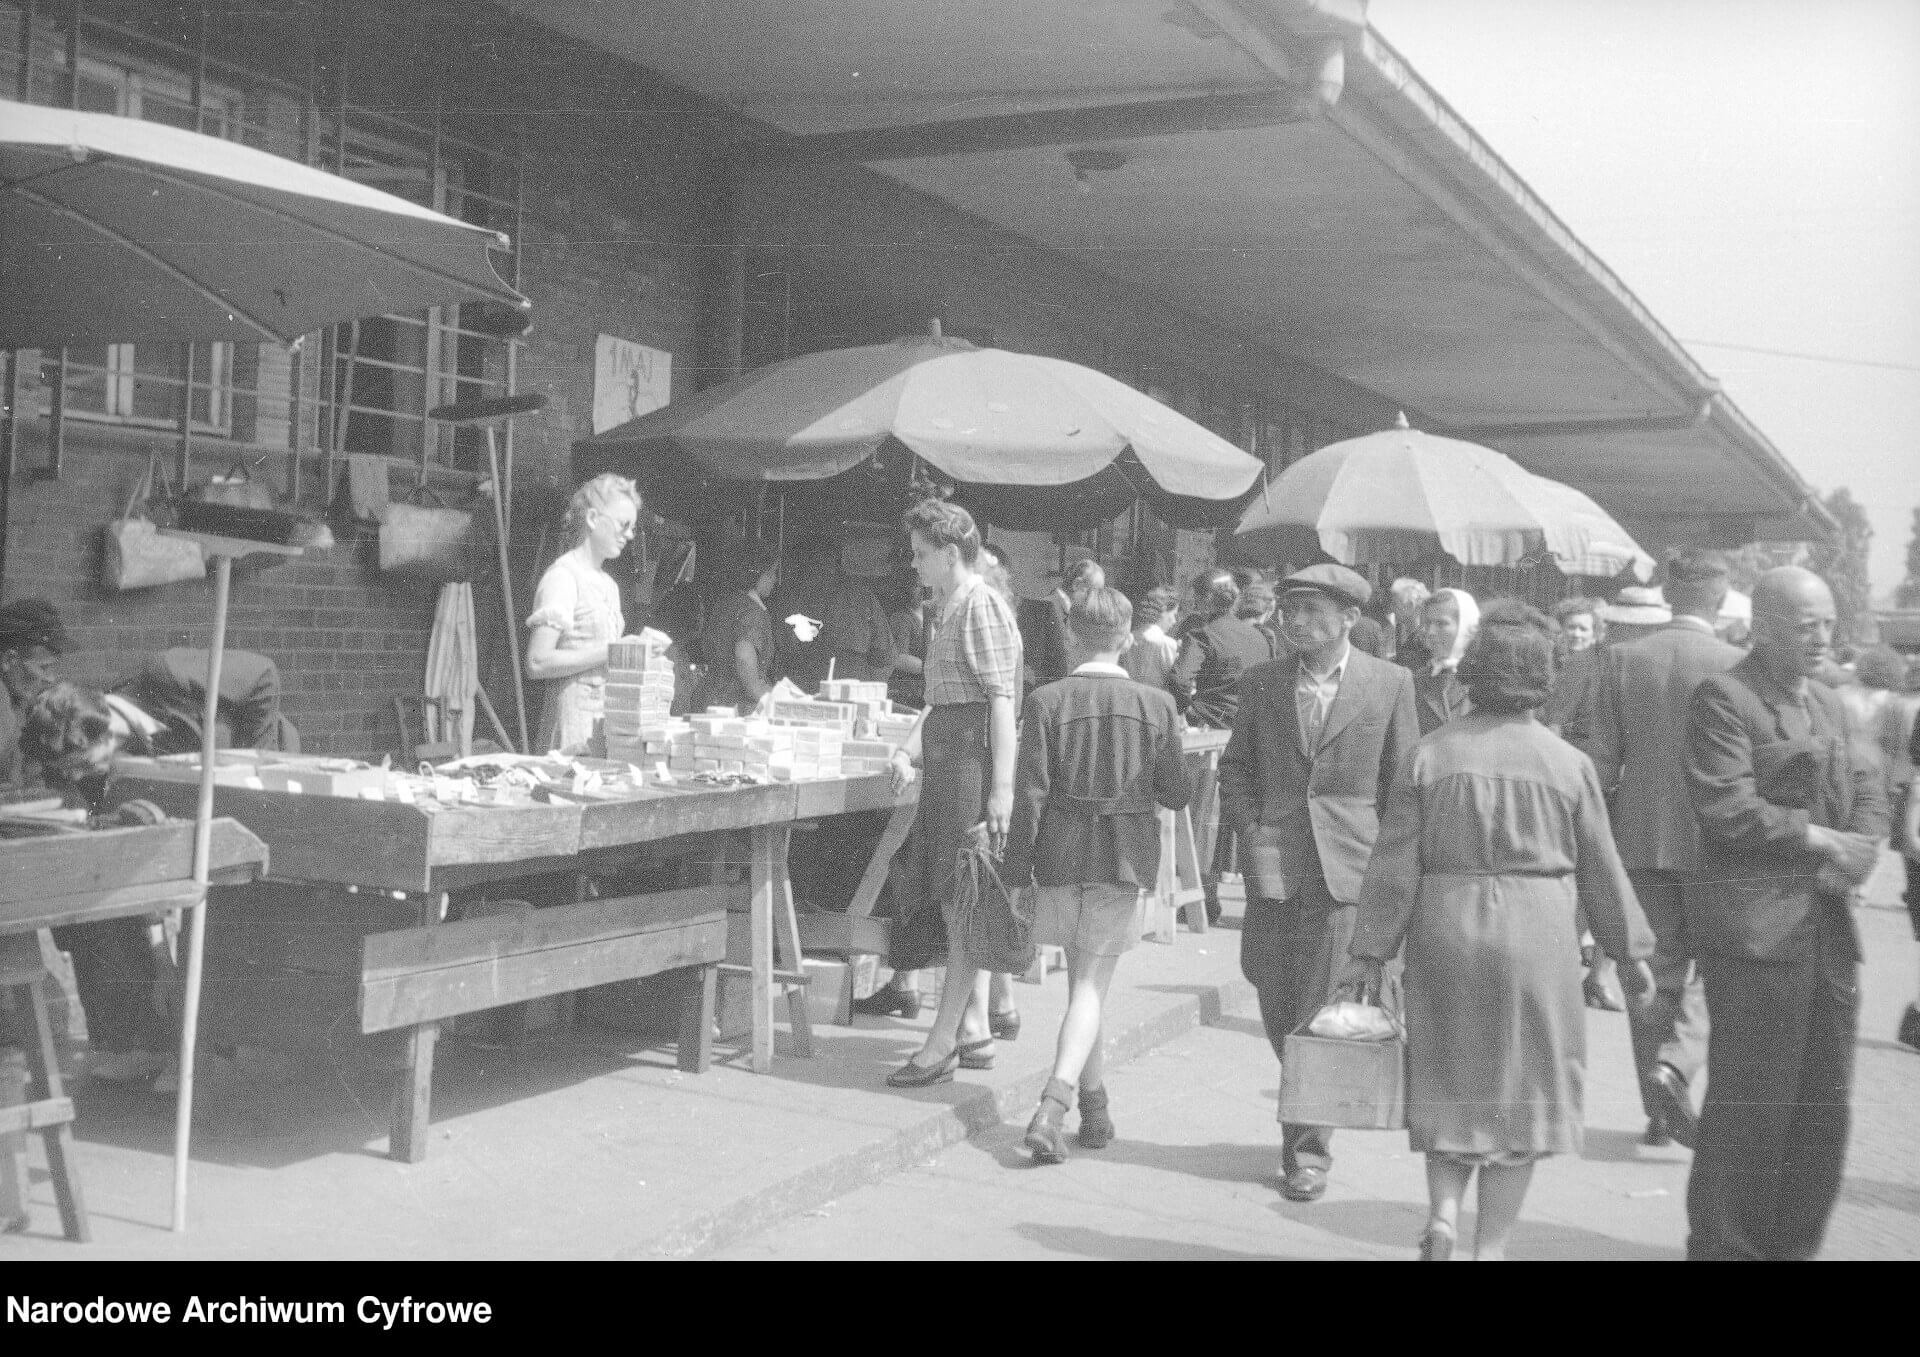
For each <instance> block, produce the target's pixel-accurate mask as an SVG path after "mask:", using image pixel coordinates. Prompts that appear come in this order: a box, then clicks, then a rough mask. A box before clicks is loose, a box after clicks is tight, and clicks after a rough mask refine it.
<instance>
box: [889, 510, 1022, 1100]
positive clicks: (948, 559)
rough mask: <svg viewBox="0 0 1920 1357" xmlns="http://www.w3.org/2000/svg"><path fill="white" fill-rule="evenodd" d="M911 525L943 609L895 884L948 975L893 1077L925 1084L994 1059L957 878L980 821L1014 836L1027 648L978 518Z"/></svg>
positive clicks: (930, 651)
mask: <svg viewBox="0 0 1920 1357" xmlns="http://www.w3.org/2000/svg"><path fill="white" fill-rule="evenodd" d="M906 525H907V531H908V533H909V534H910V536H911V537H912V540H913V568H914V572H915V573H916V574H918V575H919V577H920V582H921V583H922V584H924V585H926V586H927V587H928V588H930V589H932V590H933V591H934V597H935V599H936V600H937V602H936V604H935V607H936V621H935V623H934V627H933V639H932V641H931V642H930V643H929V644H928V646H927V659H926V666H925V668H926V674H925V683H926V699H927V710H926V713H925V714H924V715H923V716H922V718H921V720H920V723H919V724H918V725H917V726H915V727H914V730H913V733H912V734H911V735H909V736H908V737H907V741H906V744H905V745H904V746H903V747H902V748H900V749H897V750H895V751H894V755H893V776H894V783H895V786H896V787H897V788H900V789H903V790H904V789H905V787H907V786H908V785H910V784H911V783H912V782H913V781H914V779H915V778H916V777H924V783H923V786H922V789H921V792H920V810H919V816H918V819H917V820H916V822H915V825H914V843H913V845H912V848H913V851H912V853H911V857H910V863H911V864H912V865H911V866H910V868H909V870H908V871H907V872H905V873H902V874H901V876H900V877H897V878H896V880H895V884H896V885H898V886H901V887H902V888H903V889H902V894H903V895H905V896H906V897H907V898H906V899H905V900H903V901H900V902H898V903H899V904H901V905H904V907H905V908H904V910H903V911H902V912H904V913H905V914H906V915H907V924H908V931H909V932H912V931H915V930H914V928H913V926H914V925H915V924H916V923H917V922H919V921H923V920H926V919H928V918H929V917H930V916H931V917H938V918H939V919H940V920H941V921H942V923H943V924H944V926H945V927H944V931H945V934H946V936H945V939H944V948H943V950H944V951H945V953H946V957H947V973H946V979H945V982H944V983H943V984H942V985H941V989H940V1009H939V1012H938V1013H936V1014H935V1016H934V1020H933V1027H932V1029H931V1030H930V1031H929V1032H928V1033H927V1039H926V1044H925V1045H923V1046H922V1047H921V1048H920V1051H919V1052H918V1054H916V1055H915V1057H914V1058H913V1059H912V1060H910V1061H908V1062H907V1063H906V1064H905V1065H903V1066H901V1067H900V1068H899V1069H897V1070H895V1071H894V1072H893V1073H892V1074H890V1075H889V1076H887V1082H888V1083H889V1084H891V1085H893V1086H894V1087H896V1088H919V1087H923V1086H925V1085H927V1084H937V1083H943V1082H945V1081H947V1080H949V1079H951V1078H953V1072H954V1069H955V1067H956V1066H964V1067H966V1068H969V1069H985V1068H989V1067H990V1066H991V1065H992V1062H993V1036H992V1034H991V1032H990V1031H987V1030H984V1029H986V1028H987V1022H988V1019H987V1006H988V993H987V991H988V976H987V972H985V971H982V970H979V969H978V968H977V967H976V965H975V964H974V962H973V960H972V958H971V957H970V956H969V955H968V953H967V949H966V939H965V938H964V936H961V934H960V923H961V921H960V919H959V917H958V913H957V911H956V908H955V906H956V904H957V900H956V898H955V890H954V875H953V873H954V864H955V861H956V859H957V858H958V857H959V854H960V850H961V849H962V847H963V846H965V844H966V843H967V841H968V838H969V836H970V834H971V832H972V830H973V829H974V828H975V827H976V826H978V825H982V824H984V825H985V826H986V832H987V835H988V837H989V839H990V840H991V842H992V844H993V847H994V848H995V850H996V851H997V850H998V849H999V848H1000V847H1001V846H1002V845H1003V844H1004V843H1005V841H1006V835H1007V829H1008V826H1009V824H1010V823H1011V820H1012V816H1013V774H1014V744H1015V739H1016V736H1017V728H1016V726H1015V704H1016V702H1017V700H1018V698H1019V694H1020V659H1021V656H1020V651H1021V646H1020V629H1019V627H1018V625H1017V624H1016V623H1015V621H1014V616H1013V610H1012V609H1011V608H1010V607H1008V606H1007V602H1006V600H1005V599H1004V598H1002V597H1001V596H1000V595H999V594H998V593H997V592H995V591H994V589H993V588H992V587H991V586H989V585H988V583H987V581H986V580H985V579H983V578H982V577H981V575H980V573H979V561H980V555H981V553H980V532H979V529H978V528H976V527H975V526H974V524H973V518H972V516H971V515H970V514H968V513H967V511H966V510H964V509H962V508H960V507H959V506H958V505H953V504H947V503H944V502H942V501H939V500H927V501H923V502H922V503H921V504H919V505H917V506H915V507H914V508H913V509H912V510H911V511H910V512H909V513H908V514H907V519H906ZM916 765H918V767H919V768H921V769H923V770H924V772H917V771H916ZM896 932H898V930H896ZM890 960H891V961H892V962H893V964H894V965H895V967H896V968H912V967H916V966H922V965H928V964H931V962H932V961H933V960H934V958H933V957H931V956H920V957H909V956H904V955H901V954H900V953H899V952H898V950H896V952H895V954H894V955H893V956H892V957H891V958H890Z"/></svg>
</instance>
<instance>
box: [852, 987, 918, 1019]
mask: <svg viewBox="0 0 1920 1357" xmlns="http://www.w3.org/2000/svg"><path fill="white" fill-rule="evenodd" d="M853 1011H854V1012H855V1013H864V1014H866V1015H867V1016H868V1017H869V1018H905V1019H906V1020H907V1021H908V1022H912V1021H913V1020H914V1019H915V1018H917V1017H919V1016H920V991H919V990H917V989H894V988H893V987H891V986H888V987H886V988H884V989H877V990H875V991H874V992H873V993H872V994H869V995H868V996H867V997H866V998H864V999H855V1000H854V1001H853Z"/></svg>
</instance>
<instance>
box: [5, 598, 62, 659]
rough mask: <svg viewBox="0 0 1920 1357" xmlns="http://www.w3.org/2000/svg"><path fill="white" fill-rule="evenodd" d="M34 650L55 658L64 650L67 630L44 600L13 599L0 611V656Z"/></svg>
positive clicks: (52, 608)
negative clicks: (54, 655) (9, 652)
mask: <svg viewBox="0 0 1920 1357" xmlns="http://www.w3.org/2000/svg"><path fill="white" fill-rule="evenodd" d="M35 646H45V647H46V648H47V649H48V650H51V651H53V652H54V653H55V654H59V653H61V652H63V651H65V650H66V649H67V629H66V627H64V626H62V625H61V622H60V614H59V613H58V612H57V611H56V610H55V609H54V606H53V605H52V604H51V603H49V602H47V601H46V600H45V599H44V598H16V599H15V600H13V602H11V603H9V604H6V605H5V606H4V607H0V654H4V653H5V652H7V651H9V650H32V649H33V648H34V647H35Z"/></svg>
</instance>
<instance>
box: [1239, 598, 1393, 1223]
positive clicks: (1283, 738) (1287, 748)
mask: <svg viewBox="0 0 1920 1357" xmlns="http://www.w3.org/2000/svg"><path fill="white" fill-rule="evenodd" d="M1371 592H1372V591H1371V589H1370V587H1369V586H1368V584H1367V581H1366V580H1365V579H1364V578H1362V577H1361V576H1360V575H1358V574H1356V573H1355V572H1353V571H1351V570H1349V569H1347V568H1346V567H1345V566H1341V565H1316V566H1310V567H1308V568H1307V569H1305V570H1300V571H1296V572H1295V573H1294V574H1292V575H1289V576H1287V578H1285V579H1284V580H1282V581H1281V582H1280V633H1281V638H1282V639H1283V640H1284V641H1285V642H1286V646H1287V653H1286V654H1285V655H1284V656H1282V657H1281V658H1280V659H1277V660H1273V661H1270V662H1268V663H1266V664H1261V665H1255V666H1254V667H1253V668H1251V669H1248V670H1247V671H1246V673H1245V674H1244V675H1242V676H1241V680H1240V690H1239V691H1240V698H1239V707H1238V712H1237V714H1236V716H1235V718H1234V723H1233V735H1232V737H1231V739H1230V740H1229V741H1228V743H1227V748H1226V752H1225V753H1223V754H1222V755H1221V757H1220V816H1221V821H1222V823H1224V824H1230V825H1231V826H1232V827H1233V829H1234V831H1235V833H1237V834H1238V835H1240V844H1241V859H1240V860H1241V865H1242V870H1243V872H1244V875H1245V878H1246V882H1247V914H1246V919H1245V921H1244V922H1243V923H1242V925H1241V932H1240V969H1241V971H1242V972H1243V973H1244V974H1245V975H1246V977H1247V979H1248V980H1250V981H1252V982H1253V986H1254V988H1255V990H1257V991H1258V993H1259V996H1260V1019H1261V1022H1262V1024H1263V1025H1264V1026H1265V1027H1266V1029H1267V1040H1268V1041H1269V1042H1271V1043H1272V1045H1273V1052H1274V1054H1275V1055H1276V1056H1281V1057H1282V1058H1284V1050H1285V1048H1284V1043H1285V1041H1286V1038H1287V1035H1288V1034H1289V1033H1290V1032H1293V1031H1294V1030H1296V1029H1297V1028H1299V1027H1300V1026H1301V1025H1302V1024H1303V1023H1306V1022H1308V1021H1310V1020H1311V1019H1312V1017H1313V1015H1314V1014H1315V1013H1316V1012H1317V1011H1318V1010H1319V1009H1320V1007H1321V1005H1323V1004H1325V1003H1326V1002H1327V1000H1328V998H1329V996H1330V995H1331V993H1332V989H1333V981H1334V978H1335V976H1336V975H1337V974H1338V973H1339V970H1340V968H1341V966H1342V964H1343V963H1344V961H1345V958H1346V953H1347V944H1348V943H1349V942H1350V941H1351V940H1352V937H1353V921H1354V907H1355V902H1356V901H1357V900H1358V899H1359V898H1360V881H1361V878H1362V877H1364V876H1365V875H1366V871H1367V860H1368V859H1369V858H1370V857H1371V856H1372V855H1373V843H1374V839H1375V838H1376V836H1377V835H1378V834H1379V831H1380V808H1381V807H1382V806H1384V805H1385V804H1386V800H1387V789H1388V787H1389V786H1390V785H1391V784H1392V782H1393V779H1394V777H1395V776H1396V774H1397V773H1398V771H1399V768H1400V764H1401V761H1402V759H1403V758H1404V757H1405V755H1406V754H1407V752H1408V751H1409V750H1410V749H1412V748H1413V746H1414V745H1415V744H1416V743H1417V742H1418V741H1419V739H1420V722H1419V715H1418V713H1417V711H1416V709H1415V705H1414V697H1413V676H1412V675H1411V674H1409V673H1408V672H1407V671H1406V670H1405V669H1403V668H1401V667H1400V666H1399V665H1397V664H1394V663H1392V662H1390V661H1387V660H1379V659H1375V658H1374V657H1373V656H1371V655H1368V654H1366V653H1364V652H1362V651H1360V650H1358V649H1357V648H1355V647H1354V646H1353V645H1352V643H1351V641H1350V639H1349V637H1350V633H1351V632H1352V631H1353V626H1354V623H1355V622H1357V621H1358V620H1359V618H1360V609H1361V608H1362V607H1363V606H1364V605H1365V604H1366V601H1367V598H1368V596H1369V595H1370V593H1371ZM1332 1140H1333V1133H1332V1131H1331V1130H1330V1129H1328V1128H1326V1127H1321V1126H1301V1125H1293V1124H1283V1125H1282V1128H1281V1159H1280V1171H1281V1179H1282V1184H1281V1186H1282V1191H1283V1192H1284V1193H1285V1195H1286V1196H1287V1198H1288V1199H1289V1200H1291V1201H1302V1202H1307V1201H1314V1200H1316V1199H1317V1198H1319V1197H1320V1195H1321V1194H1322V1193H1324V1192H1325V1191H1326V1186H1327V1170H1328V1168H1329V1167H1330V1166H1331V1164H1332V1162H1333V1161H1332V1153H1331V1150H1332Z"/></svg>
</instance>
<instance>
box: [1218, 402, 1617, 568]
mask: <svg viewBox="0 0 1920 1357" xmlns="http://www.w3.org/2000/svg"><path fill="white" fill-rule="evenodd" d="M1234 549H1235V552H1236V554H1239V555H1242V556H1245V557H1248V558H1254V559H1263V560H1282V561H1288V560H1291V561H1306V560H1312V559H1314V558H1315V557H1317V556H1319V555H1321V554H1322V553H1324V554H1325V555H1328V556H1331V557H1333V558H1334V559H1335V560H1338V561H1342V562H1345V563H1346V564H1348V565H1372V564H1381V565H1404V564H1411V563H1413V562H1415V561H1420V560H1424V559H1427V558H1428V557H1432V556H1436V555H1442V554H1444V555H1447V556H1451V557H1452V558H1453V559H1454V560H1456V561H1459V562H1460V563H1461V564H1462V565H1482V566H1493V565H1499V566H1517V565H1524V564H1527V563H1529V562H1531V561H1536V560H1539V559H1541V558H1542V557H1543V556H1545V555H1551V556H1552V557H1553V558H1554V559H1555V561H1556V562H1557V563H1558V564H1559V566H1560V568H1561V569H1562V570H1563V571H1565V572H1566V573H1567V574H1580V575H1603V576H1612V575H1616V574H1618V573H1619V572H1620V571H1621V570H1622V569H1623V568H1625V567H1627V566H1629V565H1631V566H1632V567H1633V568H1634V569H1635V570H1636V571H1637V572H1638V573H1639V574H1640V576H1641V578H1643V579H1644V578H1646V576H1647V575H1648V574H1650V573H1651V571H1652V568H1653V559H1652V558H1651V557H1650V556H1648V555H1647V554H1646V553H1645V552H1644V551H1641V550H1640V548H1639V546H1638V545H1636V544H1635V542H1634V540H1633V538H1632V537H1631V536H1629V535H1628V534H1627V532H1626V530H1625V529H1623V528H1622V527H1621V526H1620V525H1619V524H1618V523H1616V522H1614V521H1613V519H1612V518H1610V517H1609V516H1608V515H1607V513H1606V511H1605V510H1603V509H1601V508H1600V506H1599V505H1597V504H1595V503H1594V502H1593V501H1592V500H1591V499H1589V498H1588V497H1587V496H1586V495H1584V494H1582V493H1581V492H1580V491H1578V490H1575V489H1574V488H1573V487H1572V486H1568V485H1562V484H1560V483H1559V482H1557V481H1551V480H1548V479H1546V478H1545V477H1542V476H1536V475H1534V474H1533V473H1532V472H1530V471H1528V470H1527V469H1526V468H1525V467H1523V466H1521V465H1520V464H1519V463H1518V462H1515V461H1514V460H1513V459H1512V458H1510V457H1507V456H1505V455H1503V454H1501V453H1498V452H1495V451H1494V450H1493V449H1491V448H1483V447H1481V446H1480V445H1478V444H1477V443H1468V442H1464V441H1462V440H1460V439H1457V438H1441V437H1437V436H1436V435H1433V434H1428V433H1422V432H1421V431H1419V430H1418V429H1412V428H1409V427H1408V426H1407V422H1406V417H1405V416H1404V415H1402V416H1401V417H1400V419H1399V421H1398V423H1397V425H1396V427H1394V428H1392V429H1387V430H1383V431H1382V432H1380V433H1371V434H1366V435H1363V436H1362V437H1359V438H1350V439H1347V440H1345V441H1343V442H1339V443H1331V444H1328V445H1327V446H1326V447H1324V448H1321V449H1320V450H1319V451H1318V452H1315V453H1312V454H1310V455H1309V456H1306V457H1303V458H1302V459H1301V460H1300V461H1298V462H1296V463H1294V464H1293V465H1292V466H1290V467H1288V468H1287V469H1286V470H1285V471H1283V472H1281V473H1280V475H1279V476H1278V477H1276V478H1275V479H1274V480H1273V481H1272V482H1271V483H1270V484H1268V486H1267V487H1266V490H1265V491H1264V493H1263V494H1262V495H1261V496H1260V498H1258V499H1256V500H1255V501H1254V502H1253V503H1252V504H1251V505H1249V506H1248V507H1247V510H1246V512H1245V513H1244V514H1243V515H1242V516H1241V519H1240V523H1239V526H1238V527H1236V528H1235V529H1234Z"/></svg>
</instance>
